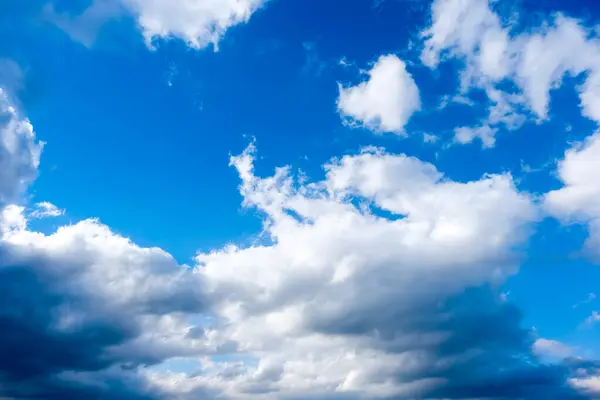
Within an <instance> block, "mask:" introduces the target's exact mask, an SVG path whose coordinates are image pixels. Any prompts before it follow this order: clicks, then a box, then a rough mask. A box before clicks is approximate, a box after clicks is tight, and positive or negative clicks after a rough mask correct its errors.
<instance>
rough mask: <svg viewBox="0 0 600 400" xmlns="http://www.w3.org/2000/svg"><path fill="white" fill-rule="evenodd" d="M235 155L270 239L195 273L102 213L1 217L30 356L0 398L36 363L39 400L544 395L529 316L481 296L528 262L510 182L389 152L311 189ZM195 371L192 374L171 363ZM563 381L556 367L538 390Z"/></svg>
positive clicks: (6, 293)
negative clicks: (465, 177)
mask: <svg viewBox="0 0 600 400" xmlns="http://www.w3.org/2000/svg"><path fill="white" fill-rule="evenodd" d="M11 115H12V114H11ZM26 132H30V133H31V137H29V140H30V141H31V142H32V143H35V137H34V136H33V130H31V129H29V130H26ZM18 149H20V152H23V153H25V155H27V154H29V153H30V149H29V146H20V147H18ZM3 154H4V153H3ZM7 154H11V156H14V155H15V154H14V153H7ZM20 158H21V157H17V159H20ZM30 158H31V157H29V156H26V157H24V159H25V160H29V159H30ZM231 164H232V165H233V166H234V167H235V168H236V169H237V170H238V172H239V174H240V177H241V179H242V184H241V186H240V190H241V193H242V195H243V197H244V203H245V205H246V206H249V207H255V208H257V209H259V210H260V211H262V213H261V214H262V215H263V216H264V226H265V232H264V234H265V236H268V238H269V239H270V240H267V241H265V243H263V244H255V245H252V246H250V247H247V248H238V247H236V246H228V247H226V248H224V249H218V250H214V251H212V252H209V253H202V254H199V255H198V256H197V258H196V261H197V263H198V266H197V268H195V269H193V270H191V269H189V268H188V267H186V266H184V265H183V266H182V265H179V264H178V263H177V262H176V261H175V260H174V259H173V257H171V256H170V255H169V254H168V253H166V252H165V251H163V250H161V249H158V248H144V247H140V246H138V245H136V244H135V243H133V242H131V241H130V240H128V239H127V238H125V237H122V236H120V235H117V234H115V233H114V232H112V231H111V230H110V229H109V228H108V227H107V226H105V225H102V224H101V223H100V222H98V221H97V220H86V221H82V222H78V223H75V224H73V225H68V226H63V227H61V228H59V229H58V230H57V231H56V232H55V233H53V234H49V235H46V234H43V233H39V232H33V231H31V230H30V229H29V228H28V226H27V218H26V215H25V214H24V209H23V207H20V206H15V205H5V206H3V207H2V216H1V221H2V222H0V226H1V227H2V230H1V231H0V232H1V236H0V254H1V255H2V257H0V317H1V318H2V320H3V321H5V325H6V326H9V327H10V329H2V330H0V354H7V353H8V352H10V354H26V355H27V356H26V357H9V358H3V361H4V362H3V363H0V377H1V378H0V383H1V387H2V391H3V392H2V393H3V395H4V394H8V396H9V397H23V392H22V390H23V386H22V384H20V383H15V382H21V381H22V380H21V381H16V380H15V379H13V377H12V376H11V375H10V374H7V373H6V372H7V371H9V372H10V371H24V372H22V374H24V376H25V378H27V382H28V385H27V392H26V394H27V396H28V397H43V394H44V393H49V392H50V393H60V394H61V398H79V397H81V393H86V395H88V396H89V395H90V393H92V394H93V395H94V397H95V398H99V399H112V398H119V399H135V398H138V399H139V398H149V399H153V400H154V399H160V398H171V397H172V398H179V399H182V400H186V399H190V400H191V399H196V398H208V399H210V398H232V399H236V398H237V399H252V398H256V399H261V400H263V399H268V400H271V399H280V398H286V397H293V398H329V397H335V396H344V397H345V398H348V399H359V398H388V397H389V396H397V397H403V398H448V397H468V396H470V395H471V394H472V392H471V390H472V388H473V387H480V388H482V389H480V390H479V391H478V394H480V396H479V397H481V398H485V397H498V395H502V392H501V393H498V392H496V390H497V389H496V388H497V387H507V388H510V392H509V395H508V396H503V397H504V398H510V397H511V396H512V397H515V396H516V397H517V398H530V397H531V396H529V393H531V390H533V389H535V390H536V391H537V390H539V389H540V384H539V382H540V374H543V373H544V370H543V369H540V368H541V367H540V366H539V365H537V364H536V363H535V362H532V361H531V360H530V359H529V357H530V352H529V346H530V344H531V343H529V341H528V336H527V334H526V332H525V331H523V330H521V328H520V318H519V315H518V312H516V311H515V309H514V307H513V306H511V305H510V304H508V303H507V302H505V301H501V300H500V298H499V296H498V295H497V293H494V292H493V291H491V289H490V287H489V286H486V284H488V283H490V282H495V283H500V282H502V281H503V279H504V278H505V277H506V276H508V275H510V274H512V273H514V272H515V271H516V269H517V267H518V265H517V254H516V253H515V252H514V249H515V248H517V247H519V245H520V244H522V243H524V242H525V241H526V240H527V238H528V235H529V233H530V225H531V223H532V222H534V221H535V220H536V219H537V217H538V215H537V211H536V207H535V206H534V204H533V202H532V199H531V198H530V196H529V195H527V194H525V193H521V192H519V191H518V190H517V189H516V188H515V186H514V184H513V180H512V177H511V176H510V175H508V174H503V175H489V176H484V177H482V178H481V179H480V180H476V181H472V182H464V183H463V182H455V181H452V180H450V179H448V178H446V177H444V175H443V173H441V172H440V171H438V170H437V168H436V167H435V166H433V165H431V164H428V163H425V162H422V161H420V160H418V159H415V158H412V157H407V156H405V155H393V154H388V153H386V152H385V151H383V150H380V149H365V150H364V151H363V152H362V153H360V154H358V155H354V156H344V157H342V158H341V159H336V160H333V161H332V162H331V163H330V164H328V165H326V166H325V169H326V177H325V179H324V180H322V181H318V182H313V183H309V182H307V181H305V180H301V181H295V180H294V178H293V175H292V174H291V172H290V169H289V168H279V169H277V170H276V172H275V174H274V176H271V177H266V178H261V177H258V176H256V175H255V174H254V155H253V146H250V148H249V149H248V150H247V151H246V152H244V153H243V154H242V155H240V156H238V157H233V158H232V160H231ZM25 165H28V164H27V163H25ZM24 171H25V172H26V173H27V174H26V176H28V174H29V171H30V168H24ZM10 191H12V189H11V190H10ZM3 305H4V306H3ZM22 310H30V311H28V317H27V318H23V315H22V312H21V311H22ZM209 317H210V319H209ZM482 326H485V327H486V329H485V330H482V329H481V327H482ZM33 345H35V346H36V347H35V348H36V349H41V350H48V351H36V352H32V351H31V346H33ZM49 349H52V351H49ZM215 355H220V356H226V357H222V359H226V360H228V361H218V359H217V358H212V357H213V356H215ZM185 362H187V363H188V365H192V366H196V367H197V370H195V369H194V368H193V367H192V368H189V367H188V369H186V370H185V372H183V373H182V372H180V371H174V369H175V370H176V369H177V364H178V363H185ZM32 364H33V365H34V366H35V368H34V369H33V370H31V368H32V367H31V365H32ZM498 366H502V368H503V369H505V370H506V371H509V372H510V373H508V375H506V376H505V375H502V376H498V374H497V368H498ZM198 371H200V372H198ZM481 371H492V372H491V375H486V374H485V373H483V374H482V373H481ZM515 376H516V377H518V379H514V378H513V377H515ZM22 378H23V375H21V376H20V377H19V379H22ZM561 379H562V378H561V377H558V378H556V377H554V375H552V376H550V375H548V379H547V380H544V382H547V387H544V388H545V389H546V388H547V389H548V390H559V389H560V388H561V386H562V384H563V383H564V382H561V381H560V380H561ZM106 382H111V384H110V385H107V384H106ZM113 383H114V384H113ZM492 383H493V384H492ZM498 384H499V386H498ZM532 388H533V389H532ZM561 390H562V389H561ZM556 398H561V397H560V396H559V397H556Z"/></svg>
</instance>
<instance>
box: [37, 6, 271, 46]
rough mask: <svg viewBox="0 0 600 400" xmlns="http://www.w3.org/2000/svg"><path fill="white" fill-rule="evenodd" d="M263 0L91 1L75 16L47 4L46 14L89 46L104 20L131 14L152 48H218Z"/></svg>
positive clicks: (75, 38) (72, 35)
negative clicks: (177, 44) (169, 42)
mask: <svg viewBox="0 0 600 400" xmlns="http://www.w3.org/2000/svg"><path fill="white" fill-rule="evenodd" d="M265 1H266V0H210V1H206V0H93V2H92V3H91V5H90V6H89V7H88V8H86V9H85V10H84V11H83V12H82V13H81V14H80V15H78V16H75V17H73V16H70V15H67V14H61V13H57V12H56V11H55V10H54V8H53V7H52V6H51V5H49V6H48V7H47V9H46V14H47V17H48V18H49V19H50V20H51V21H53V22H54V23H55V24H56V25H57V26H58V27H59V28H61V29H63V30H65V31H66V32H67V33H69V35H71V37H72V38H73V39H74V40H77V41H80V42H82V43H83V44H85V45H86V46H91V45H92V44H93V43H94V41H95V40H96V35H97V33H98V31H99V30H100V29H101V27H102V25H104V23H105V22H106V21H107V20H109V19H112V18H115V17H119V16H121V15H123V14H126V13H128V14H132V15H133V16H134V17H135V19H136V21H137V23H138V25H139V27H140V29H141V31H142V33H143V35H144V38H145V40H146V43H147V44H148V45H149V46H150V47H152V46H153V42H154V41H155V40H156V39H170V38H178V39H181V40H183V41H184V42H185V43H186V44H187V45H188V46H190V47H193V48H195V49H202V48H204V47H206V46H208V45H210V44H212V45H213V46H214V48H215V49H218V44H219V41H220V40H221V38H222V37H223V35H224V34H225V32H226V31H227V30H228V29H229V28H231V27H234V26H236V25H239V24H242V23H245V22H247V21H248V20H249V19H250V16H251V15H252V14H253V13H254V12H255V11H256V10H258V9H259V8H260V7H261V6H262V5H263V4H264V3H265Z"/></svg>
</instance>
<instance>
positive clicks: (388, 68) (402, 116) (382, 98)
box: [338, 55, 421, 134]
mask: <svg viewBox="0 0 600 400" xmlns="http://www.w3.org/2000/svg"><path fill="white" fill-rule="evenodd" d="M368 74H369V79H368V80H367V81H365V82H362V83H360V84H358V85H357V86H352V87H348V88H344V87H342V86H341V85H340V88H339V90H340V95H339V98H338V109H339V111H340V114H341V115H342V116H344V117H348V118H350V119H351V120H352V121H353V122H354V123H357V124H359V125H362V126H364V127H365V128H367V129H371V130H373V131H376V132H393V133H396V134H403V133H404V126H405V125H406V124H407V122H408V120H409V119H410V117H411V116H412V115H413V113H415V112H416V111H418V110H419V109H420V108H421V100H420V97H419V89H418V87H417V85H416V83H415V81H414V80H413V78H412V75H411V74H410V73H409V72H408V71H407V70H406V64H405V63H404V61H402V60H400V59H399V58H398V57H396V56H394V55H386V56H381V57H380V58H379V59H378V60H377V62H376V63H375V64H374V65H373V67H372V69H371V70H370V71H369V72H368Z"/></svg>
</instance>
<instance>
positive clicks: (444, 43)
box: [421, 0, 600, 130]
mask: <svg viewBox="0 0 600 400" xmlns="http://www.w3.org/2000/svg"><path fill="white" fill-rule="evenodd" d="M492 3H493V2H491V1H488V0H435V1H434V3H433V5H432V7H431V14H432V24H431V26H430V27H429V28H427V29H426V30H425V31H424V32H423V36H424V37H425V46H424V50H423V52H422V54H421V59H422V61H423V62H424V63H425V64H426V65H428V66H429V67H431V68H436V67H437V66H438V64H439V62H440V60H441V59H443V58H444V57H449V58H457V59H460V60H462V61H464V63H465V67H464V70H463V71H462V74H461V80H462V85H461V92H462V93H467V92H468V91H469V90H470V89H471V88H472V87H478V88H481V89H484V90H485V91H486V92H487V94H488V98H489V100H490V102H491V106H490V109H489V115H488V119H487V121H486V122H485V124H488V125H491V126H497V125H498V124H500V123H502V124H504V125H505V126H506V128H507V129H509V130H514V129H516V128H518V127H519V126H521V124H523V122H525V116H526V115H525V114H524V112H523V111H525V110H527V109H528V110H529V111H530V112H531V113H533V114H534V115H536V116H537V118H538V119H539V120H546V119H547V118H548V108H549V103H550V91H551V90H552V89H555V88H557V87H559V86H560V85H561V83H562V79H563V77H564V76H565V75H569V76H580V75H582V74H584V73H586V72H587V75H586V76H585V79H584V83H583V85H581V86H580V87H579V88H578V91H579V95H580V99H581V107H582V113H583V114H584V115H585V116H587V117H589V118H591V119H593V120H595V121H598V122H600V41H599V40H598V39H597V38H595V37H594V35H592V33H591V29H587V28H586V27H584V26H583V25H582V24H581V22H580V21H577V20H575V19H572V18H567V17H564V16H562V15H558V16H556V17H555V18H554V20H553V21H550V23H547V24H545V25H543V26H542V27H540V28H537V29H534V30H532V31H531V32H524V33H520V34H514V33H513V32H511V26H510V25H509V24H505V23H503V22H502V20H501V18H500V16H499V15H498V14H497V13H495V12H494V10H493V9H492V6H491V4H492ZM507 80H508V81H507ZM506 82H511V83H513V84H514V85H515V86H516V89H517V90H518V91H517V92H515V93H510V94H509V93H506V92H504V91H503V90H501V89H500V86H499V85H500V84H501V83H506Z"/></svg>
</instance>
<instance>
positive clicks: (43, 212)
mask: <svg viewBox="0 0 600 400" xmlns="http://www.w3.org/2000/svg"><path fill="white" fill-rule="evenodd" d="M64 213H65V210H62V209H60V208H58V207H56V206H55V205H54V204H52V203H50V202H47V201H42V202H40V203H37V204H36V205H35V208H34V210H33V211H32V212H30V213H29V217H30V218H48V217H60V216H61V215H64Z"/></svg>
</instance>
